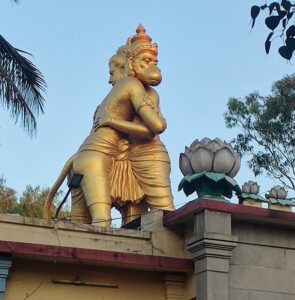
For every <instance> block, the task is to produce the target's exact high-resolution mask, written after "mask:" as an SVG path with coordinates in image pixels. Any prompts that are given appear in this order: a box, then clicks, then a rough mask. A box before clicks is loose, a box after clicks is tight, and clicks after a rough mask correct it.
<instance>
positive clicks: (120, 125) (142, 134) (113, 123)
mask: <svg viewBox="0 0 295 300" xmlns="http://www.w3.org/2000/svg"><path fill="white" fill-rule="evenodd" d="M104 126H110V127H112V128H114V129H116V130H119V131H122V132H124V133H127V134H129V135H130V136H132V137H137V138H142V139H152V138H153V137H154V136H155V135H154V134H153V132H151V131H150V130H149V129H148V128H147V127H146V126H144V125H143V124H139V123H135V122H130V121H123V120H115V119H111V120H109V121H107V122H106V123H105V124H104Z"/></svg>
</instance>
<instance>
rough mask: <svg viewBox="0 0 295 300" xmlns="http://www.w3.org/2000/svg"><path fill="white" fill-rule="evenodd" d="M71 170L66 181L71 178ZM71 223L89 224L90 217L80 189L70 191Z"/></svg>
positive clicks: (72, 173)
mask: <svg viewBox="0 0 295 300" xmlns="http://www.w3.org/2000/svg"><path fill="white" fill-rule="evenodd" d="M73 175H74V172H73V168H72V169H71V170H70V173H69V175H68V181H69V180H70V179H71V178H72V177H73ZM71 198H72V199H71V200H72V201H71V221H72V222H73V223H82V224H91V216H90V213H89V209H88V207H87V204H86V200H85V197H84V194H83V191H82V189H81V188H80V187H79V188H77V189H72V190H71Z"/></svg>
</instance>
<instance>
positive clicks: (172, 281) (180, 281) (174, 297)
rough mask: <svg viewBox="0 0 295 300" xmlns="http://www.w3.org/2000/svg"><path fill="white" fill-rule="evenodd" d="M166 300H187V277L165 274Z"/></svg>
mask: <svg viewBox="0 0 295 300" xmlns="http://www.w3.org/2000/svg"><path fill="white" fill-rule="evenodd" d="M164 283H165V290H166V292H165V300H185V279H184V276H182V275H176V274H165V276H164Z"/></svg>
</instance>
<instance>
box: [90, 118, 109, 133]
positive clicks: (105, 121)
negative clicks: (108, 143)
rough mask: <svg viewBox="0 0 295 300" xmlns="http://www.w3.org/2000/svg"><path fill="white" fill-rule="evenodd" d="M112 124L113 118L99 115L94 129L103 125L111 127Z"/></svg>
mask: <svg viewBox="0 0 295 300" xmlns="http://www.w3.org/2000/svg"><path fill="white" fill-rule="evenodd" d="M111 126H112V119H111V118H109V117H106V118H100V117H98V118H97V119H96V120H95V122H94V126H93V127H94V131H96V130H97V129H98V128H101V127H111Z"/></svg>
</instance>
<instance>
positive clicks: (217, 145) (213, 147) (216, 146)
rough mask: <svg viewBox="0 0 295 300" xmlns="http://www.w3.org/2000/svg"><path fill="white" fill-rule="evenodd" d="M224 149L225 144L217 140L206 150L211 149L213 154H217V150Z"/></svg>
mask: <svg viewBox="0 0 295 300" xmlns="http://www.w3.org/2000/svg"><path fill="white" fill-rule="evenodd" d="M222 147H224V143H223V142H221V140H219V139H217V138H216V139H215V140H212V141H210V142H209V143H208V144H207V147H206V148H208V149H211V150H212V151H213V152H216V151H217V150H219V149H220V148H222Z"/></svg>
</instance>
